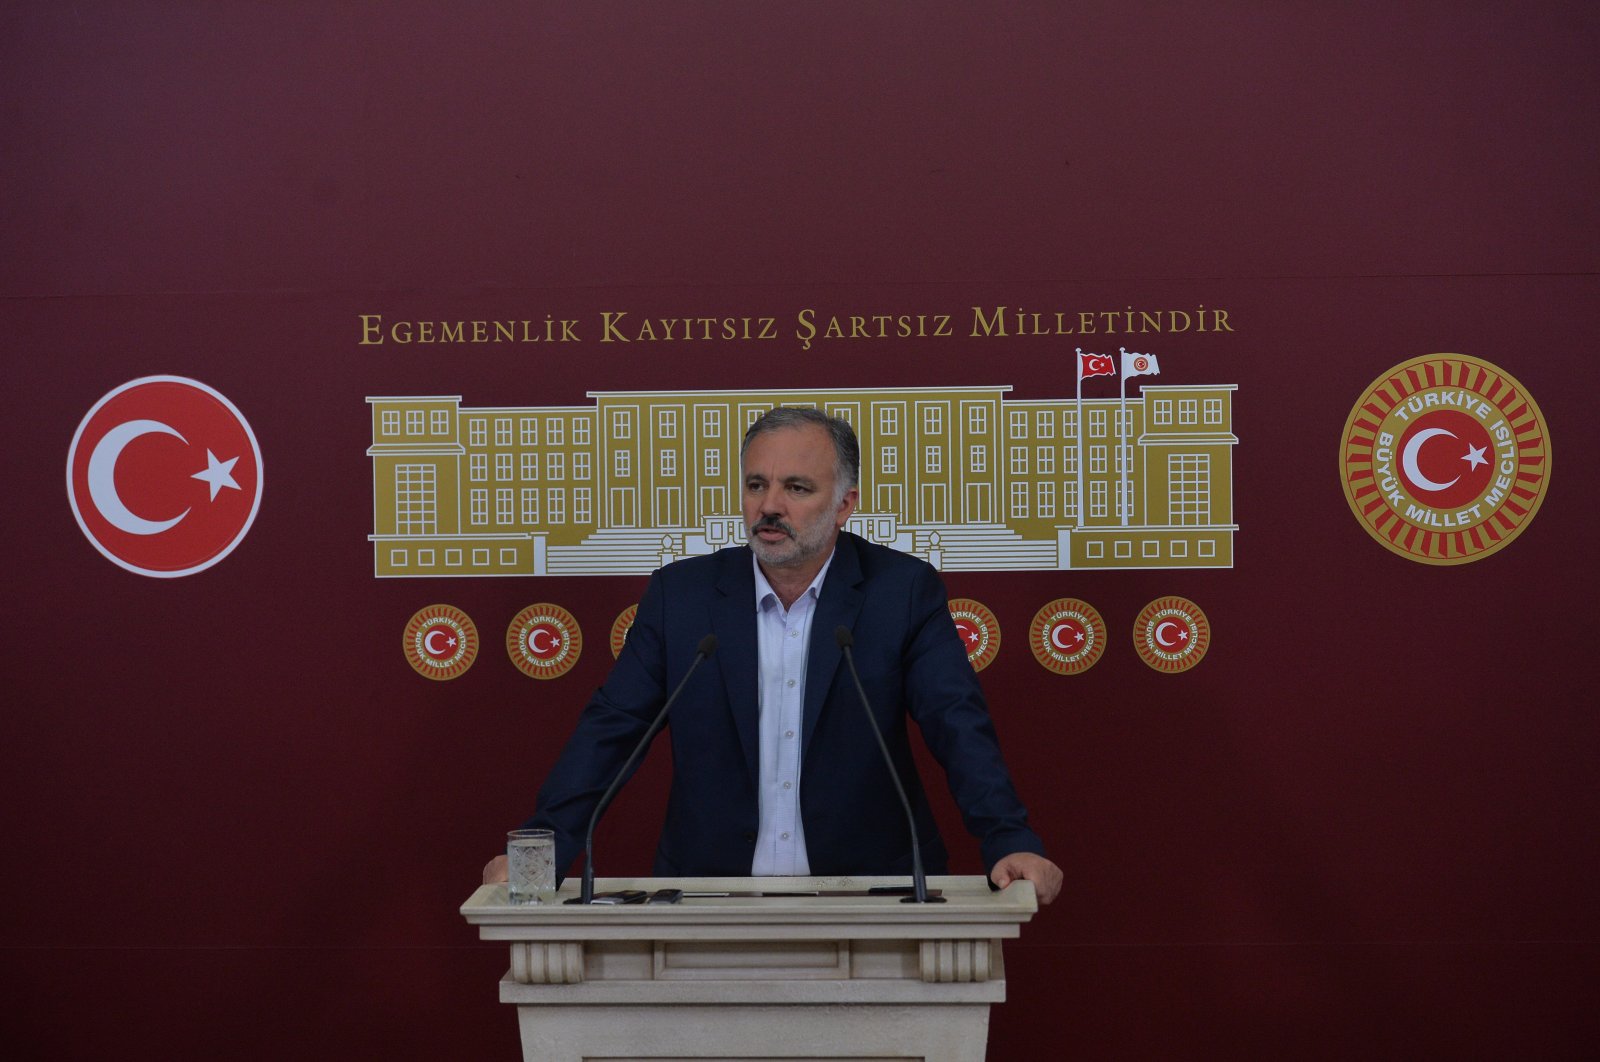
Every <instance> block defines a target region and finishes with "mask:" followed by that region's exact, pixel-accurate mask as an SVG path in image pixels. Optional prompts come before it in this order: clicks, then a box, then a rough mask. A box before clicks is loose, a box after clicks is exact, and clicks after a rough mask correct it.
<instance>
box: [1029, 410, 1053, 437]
mask: <svg viewBox="0 0 1600 1062" xmlns="http://www.w3.org/2000/svg"><path fill="white" fill-rule="evenodd" d="M1033 422H1034V434H1035V435H1037V436H1038V437H1039V438H1041V439H1054V438H1055V437H1056V411H1055V410H1053V409H1041V410H1039V412H1037V413H1035V414H1034V417H1033Z"/></svg>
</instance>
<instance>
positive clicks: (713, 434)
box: [700, 409, 722, 439]
mask: <svg viewBox="0 0 1600 1062" xmlns="http://www.w3.org/2000/svg"><path fill="white" fill-rule="evenodd" d="M700 434H701V435H703V436H705V437H706V438H707V439H720V438H722V410H720V409H702V410H701V411H700Z"/></svg>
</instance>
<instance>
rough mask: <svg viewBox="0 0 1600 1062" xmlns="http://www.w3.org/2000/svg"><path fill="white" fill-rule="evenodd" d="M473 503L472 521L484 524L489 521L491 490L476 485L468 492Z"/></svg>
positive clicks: (479, 524) (480, 524)
mask: <svg viewBox="0 0 1600 1062" xmlns="http://www.w3.org/2000/svg"><path fill="white" fill-rule="evenodd" d="M468 499H469V501H470V502H471V505H472V522H473V523H474V524H476V525H478V526H480V527H481V526H482V525H484V524H487V523H488V522H489V492H488V491H487V490H485V489H483V488H482V487H474V488H473V489H472V490H471V491H470V492H469V493H468Z"/></svg>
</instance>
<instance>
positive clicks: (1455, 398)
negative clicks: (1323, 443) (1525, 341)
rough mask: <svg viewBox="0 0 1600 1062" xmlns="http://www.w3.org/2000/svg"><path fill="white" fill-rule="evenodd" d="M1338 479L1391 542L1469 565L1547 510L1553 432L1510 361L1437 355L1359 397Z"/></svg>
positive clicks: (1426, 559) (1403, 366) (1428, 560)
mask: <svg viewBox="0 0 1600 1062" xmlns="http://www.w3.org/2000/svg"><path fill="white" fill-rule="evenodd" d="M1339 480H1340V482H1341V483H1342V484H1343V486H1344V495H1345V498H1346V500H1348V501H1349V502H1350V510H1351V511H1352V512H1354V513H1355V514H1356V519H1358V520H1360V521H1361V526H1362V527H1364V528H1366V531H1367V534H1369V535H1371V536H1372V537H1373V538H1374V539H1376V540H1377V541H1378V542H1380V543H1381V544H1382V545H1383V547H1384V548H1385V549H1387V550H1389V551H1390V552H1392V553H1397V554H1399V555H1400V556H1402V557H1405V558H1406V559H1407V560H1414V561H1418V562H1420V563H1423V564H1466V563H1469V562H1471V561H1475V560H1481V559H1482V558H1484V557H1487V556H1488V555H1489V554H1491V553H1494V552H1496V551H1497V550H1501V549H1504V548H1505V547H1506V546H1508V545H1510V544H1511V541H1512V540H1513V539H1515V538H1516V537H1517V536H1518V535H1519V534H1521V533H1522V530H1523V528H1525V527H1527V526H1528V524H1529V522H1530V521H1532V520H1533V516H1534V514H1535V513H1537V512H1538V511H1539V506H1540V505H1541V504H1543V502H1544V496H1545V494H1546V492H1547V490H1548V487H1549V484H1550V433H1549V429H1548V428H1547V427H1546V426H1545V422H1544V415H1543V414H1542V413H1540V412H1539V407H1538V406H1537V405H1536V404H1535V403H1534V401H1533V398H1532V396H1530V395H1529V394H1528V391H1527V388H1525V387H1523V386H1522V384H1520V383H1518V382H1517V380H1516V378H1515V377H1513V376H1511V375H1510V374H1509V373H1507V372H1506V371H1505V370H1503V369H1501V368H1499V367H1498V366H1495V365H1492V364H1490V363H1489V362H1487V361H1483V360H1481V359H1479V358H1470V357H1467V356H1466V355H1465V354H1429V355H1427V356H1426V357H1421V358H1413V359H1412V360H1411V361H1406V362H1401V363H1400V364H1399V365H1396V366H1395V367H1394V368H1392V369H1390V370H1389V371H1388V372H1385V373H1384V374H1383V375H1381V376H1379V377H1378V379H1377V380H1375V381H1374V382H1373V384H1372V386H1370V387H1368V388H1367V391H1366V393H1365V394H1363V395H1362V396H1361V397H1360V399H1358V400H1357V401H1356V405H1355V408H1354V409H1352V410H1351V411H1350V417H1349V419H1348V420H1346V421H1345V425H1344V435H1343V437H1342V438H1341V439H1340V443H1339Z"/></svg>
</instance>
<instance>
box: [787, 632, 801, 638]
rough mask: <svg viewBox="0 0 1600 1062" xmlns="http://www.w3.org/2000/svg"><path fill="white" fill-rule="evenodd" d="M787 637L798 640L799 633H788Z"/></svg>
mask: <svg viewBox="0 0 1600 1062" xmlns="http://www.w3.org/2000/svg"><path fill="white" fill-rule="evenodd" d="M789 637H791V638H798V637H800V632H799V631H790V632H789Z"/></svg>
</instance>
